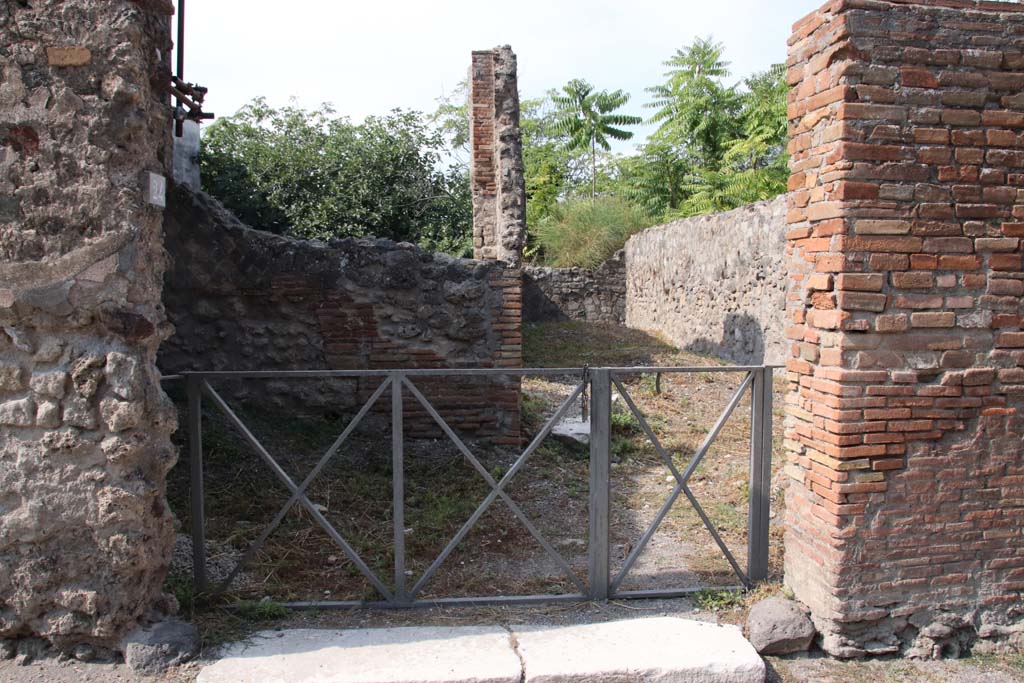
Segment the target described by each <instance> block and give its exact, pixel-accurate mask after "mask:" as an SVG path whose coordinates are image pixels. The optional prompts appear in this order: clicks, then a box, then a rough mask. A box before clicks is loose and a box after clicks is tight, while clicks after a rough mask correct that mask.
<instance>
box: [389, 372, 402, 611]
mask: <svg viewBox="0 0 1024 683" xmlns="http://www.w3.org/2000/svg"><path fill="white" fill-rule="evenodd" d="M403 382H404V379H403V375H402V373H400V372H394V373H391V485H392V489H391V490H392V493H393V498H392V502H393V504H394V513H393V517H392V519H393V520H394V523H395V529H394V531H395V601H396V602H398V603H404V602H405V601H406V593H405V454H404V442H405V436H404V433H403V431H402V427H403V425H402V384H403Z"/></svg>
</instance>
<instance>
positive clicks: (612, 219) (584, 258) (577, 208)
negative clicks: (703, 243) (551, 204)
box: [537, 197, 651, 268]
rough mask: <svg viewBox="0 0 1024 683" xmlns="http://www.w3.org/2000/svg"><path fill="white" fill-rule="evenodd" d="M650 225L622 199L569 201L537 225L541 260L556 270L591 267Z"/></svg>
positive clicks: (649, 221)
mask: <svg viewBox="0 0 1024 683" xmlns="http://www.w3.org/2000/svg"><path fill="white" fill-rule="evenodd" d="M650 225H651V220H650V218H648V216H647V215H646V214H645V213H644V212H643V211H642V210H640V209H639V208H637V207H636V206H634V205H633V204H631V203H629V202H628V201H627V200H625V199H622V198H621V197H597V198H595V199H570V200H568V201H565V202H562V203H560V204H559V205H558V206H557V207H555V209H554V211H552V213H551V215H550V216H547V217H546V218H544V219H543V220H541V221H540V222H539V223H538V225H537V240H538V241H539V242H540V245H541V248H542V249H543V251H544V260H545V261H546V262H547V263H548V264H550V265H552V266H556V267H558V268H568V267H572V266H581V267H584V268H593V267H595V266H598V265H600V264H601V263H603V262H604V261H606V260H608V259H609V258H610V257H611V256H612V255H614V254H615V252H616V251H618V250H619V249H621V248H622V247H623V246H625V244H626V240H628V239H629V237H630V235H633V234H634V233H637V232H639V231H641V230H643V229H644V228H646V227H648V226H650Z"/></svg>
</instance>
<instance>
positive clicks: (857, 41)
mask: <svg viewBox="0 0 1024 683" xmlns="http://www.w3.org/2000/svg"><path fill="white" fill-rule="evenodd" d="M789 82H790V84H791V85H792V86H793V91H792V93H791V97H790V108H789V118H790V129H791V143H790V149H791V151H792V154H793V158H792V178H791V182H790V189H791V190H792V191H793V194H792V197H791V204H790V212H789V222H790V232H789V236H788V238H789V245H788V253H789V257H790V275H791V277H792V278H793V279H794V280H795V282H794V285H795V287H794V288H793V291H792V293H791V294H790V300H789V304H788V309H787V316H788V322H789V330H788V336H789V340H790V342H791V344H792V349H791V358H790V360H789V361H788V377H789V382H790V391H789V396H788V402H787V403H788V405H787V410H788V418H787V428H786V449H787V454H788V466H787V472H788V474H789V475H790V477H791V478H792V481H791V482H790V485H789V488H788V494H787V530H786V581H787V583H788V584H789V585H790V586H791V587H792V589H793V590H794V592H795V593H796V595H797V597H798V598H799V599H800V600H802V601H803V602H805V603H806V604H807V605H809V606H810V608H811V609H812V611H813V616H814V619H815V622H816V623H817V625H818V627H819V630H820V631H821V632H822V634H823V643H822V644H823V646H824V647H825V649H826V650H827V651H829V652H830V653H833V654H835V655H839V656H843V657H850V656H860V655H863V654H865V653H885V652H896V651H903V652H905V653H908V654H910V655H913V656H924V657H930V656H947V655H952V654H956V653H959V652H960V651H961V650H962V649H963V648H964V647H965V646H966V645H967V644H968V643H970V642H971V641H973V640H975V639H977V638H981V639H983V640H984V645H985V647H991V645H989V644H990V643H992V642H997V641H1012V640H1014V639H1016V641H1017V643H1018V644H1019V643H1020V641H1021V640H1022V638H1024V636H1022V634H1024V621H1022V615H1024V603H1022V599H1021V592H1022V591H1024V531H1022V530H1024V415H1022V407H1024V331H1022V329H1024V328H1022V314H1024V308H1022V298H1021V295H1022V294H1024V271H1022V264H1021V258H1022V256H1021V239H1020V238H1021V237H1024V191H1022V190H1021V188H1022V187H1024V96H1022V95H1021V92H1022V90H1024V8H1022V7H1021V6H1020V5H1018V4H1007V3H997V2H980V1H979V2H974V1H969V0H941V2H940V1H939V0H935V1H933V2H926V3H911V2H898V1H895V0H894V1H881V0H834V1H833V2H829V3H828V4H826V5H825V6H824V7H823V8H822V9H821V10H819V11H818V12H815V13H814V14H811V15H810V16H808V17H806V18H805V19H803V20H801V21H800V22H798V23H797V24H796V26H795V27H794V35H793V38H792V39H791V41H790V56H789ZM979 647H980V645H979Z"/></svg>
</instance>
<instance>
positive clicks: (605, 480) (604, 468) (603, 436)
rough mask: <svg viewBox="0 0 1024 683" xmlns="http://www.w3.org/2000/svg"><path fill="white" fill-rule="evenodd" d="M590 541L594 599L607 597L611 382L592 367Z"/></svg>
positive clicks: (609, 378)
mask: <svg viewBox="0 0 1024 683" xmlns="http://www.w3.org/2000/svg"><path fill="white" fill-rule="evenodd" d="M590 397H591V403H590V542H589V544H588V545H589V562H588V572H587V573H588V575H589V583H590V599H591V600H607V599H608V585H609V575H610V571H611V564H610V561H609V553H608V499H609V497H610V490H611V486H610V481H609V479H610V474H611V471H610V470H611V427H612V383H611V372H610V371H609V370H603V369H602V370H594V369H591V370H590Z"/></svg>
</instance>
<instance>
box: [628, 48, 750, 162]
mask: <svg viewBox="0 0 1024 683" xmlns="http://www.w3.org/2000/svg"><path fill="white" fill-rule="evenodd" d="M723 52H724V47H723V46H722V45H721V44H720V43H716V42H714V41H713V40H712V39H711V38H698V39H697V40H695V41H694V43H693V44H692V45H690V46H689V47H686V48H684V49H681V50H676V53H675V55H673V56H672V58H671V59H669V60H668V61H667V62H665V66H667V67H669V70H668V71H667V72H666V73H665V77H666V79H667V80H666V81H665V83H663V84H661V85H656V86H653V87H651V88H648V89H647V91H648V92H650V93H651V94H652V96H653V99H652V101H651V102H649V103H648V104H647V106H648V107H651V108H654V109H657V111H656V112H655V113H654V115H653V116H652V117H651V119H650V120H651V122H652V123H659V124H661V125H660V126H659V127H658V130H657V131H655V133H654V135H653V136H652V137H653V138H654V139H655V140H656V141H658V142H660V143H661V144H668V145H674V146H677V147H679V148H682V149H684V150H685V153H686V155H687V156H688V157H690V158H691V159H692V160H693V163H694V165H696V166H701V167H712V168H717V167H718V165H719V164H720V163H721V160H722V156H723V154H724V153H725V150H726V147H727V145H728V142H729V141H730V140H732V139H734V138H735V137H737V134H738V133H739V125H738V119H739V113H740V108H741V98H740V95H739V93H738V92H737V91H736V88H735V87H729V86H726V85H725V84H724V83H723V82H722V79H724V78H727V77H728V76H729V63H728V62H726V61H725V60H724V59H723Z"/></svg>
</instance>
